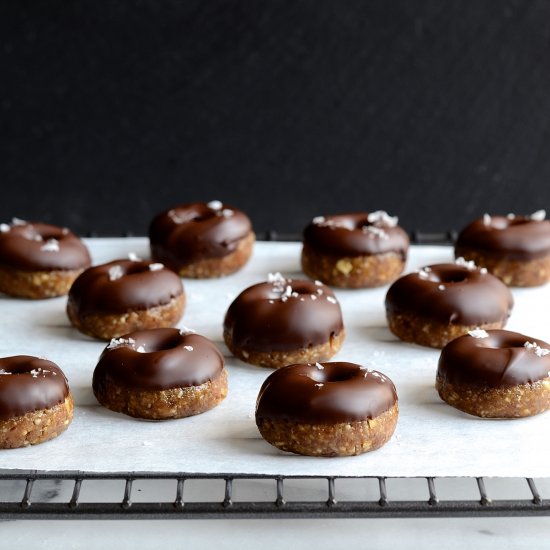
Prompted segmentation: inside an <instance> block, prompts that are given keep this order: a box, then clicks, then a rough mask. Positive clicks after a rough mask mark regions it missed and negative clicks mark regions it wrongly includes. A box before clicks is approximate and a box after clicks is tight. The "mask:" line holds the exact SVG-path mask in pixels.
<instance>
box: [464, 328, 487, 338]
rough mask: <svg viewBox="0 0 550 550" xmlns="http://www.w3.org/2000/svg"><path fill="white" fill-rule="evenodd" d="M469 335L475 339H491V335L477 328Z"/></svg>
mask: <svg viewBox="0 0 550 550" xmlns="http://www.w3.org/2000/svg"><path fill="white" fill-rule="evenodd" d="M468 334H469V335H470V336H473V337H474V338H489V333H488V332H487V331H486V330H483V329H482V328H476V329H474V330H470V331H469V332H468Z"/></svg>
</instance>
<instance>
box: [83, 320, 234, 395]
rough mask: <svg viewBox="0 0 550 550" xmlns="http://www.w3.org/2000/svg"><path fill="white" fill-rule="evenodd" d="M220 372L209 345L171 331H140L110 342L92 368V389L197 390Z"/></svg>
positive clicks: (216, 356) (216, 352)
mask: <svg viewBox="0 0 550 550" xmlns="http://www.w3.org/2000/svg"><path fill="white" fill-rule="evenodd" d="M223 368H224V360H223V356H222V354H221V353H220V352H219V350H218V348H217V347H216V346H215V345H214V343H213V342H211V341H210V340H208V339H207V338H205V337H204V336H200V335H199V334H194V333H185V332H181V331H179V330H178V329H175V328H158V329H152V330H141V331H136V332H132V333H130V334H126V335H124V336H122V337H120V338H114V339H113V340H111V343H110V344H109V345H108V346H107V347H106V348H105V350H104V351H103V353H102V354H101V357H100V358H99V362H98V364H97V366H96V368H95V371H94V376H93V386H94V388H96V387H97V385H98V384H108V383H109V381H110V380H112V381H114V382H115V383H116V384H117V385H120V386H124V387H126V388H132V389H136V390H167V389H171V388H182V387H188V386H199V385H201V384H204V383H205V382H208V381H211V380H213V379H215V378H217V377H218V376H219V375H220V373H221V371H222V370H223Z"/></svg>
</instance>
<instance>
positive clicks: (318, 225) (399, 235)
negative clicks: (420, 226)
mask: <svg viewBox="0 0 550 550" xmlns="http://www.w3.org/2000/svg"><path fill="white" fill-rule="evenodd" d="M320 218H321V220H322V221H318V218H315V219H314V220H313V221H312V222H311V223H310V224H309V225H308V226H307V227H306V228H305V230H304V244H307V245H309V246H311V247H312V248H314V249H316V250H319V251H321V252H323V253H325V254H332V255H335V256H344V257H345V256H348V257H354V256H372V255H375V254H384V253H386V252H396V253H398V254H400V255H401V257H402V259H403V260H405V259H406V257H407V250H408V248H409V237H408V235H407V233H406V232H405V231H404V230H403V229H402V228H401V227H399V226H398V225H395V226H389V225H386V224H384V223H382V222H379V221H377V222H369V214H368V213H367V212H365V213H357V214H342V215H337V216H322V217H320Z"/></svg>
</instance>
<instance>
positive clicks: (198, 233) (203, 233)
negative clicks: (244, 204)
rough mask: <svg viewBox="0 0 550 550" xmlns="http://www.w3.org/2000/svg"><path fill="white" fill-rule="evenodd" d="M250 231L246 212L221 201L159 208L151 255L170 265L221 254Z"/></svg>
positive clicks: (151, 233) (174, 266)
mask: <svg viewBox="0 0 550 550" xmlns="http://www.w3.org/2000/svg"><path fill="white" fill-rule="evenodd" d="M251 231H252V225H251V223H250V220H249V218H248V216H246V214H244V213H243V212H241V211H240V210H237V209H236V208H233V207H232V206H228V205H225V204H222V203H220V202H219V201H212V202H209V203H202V202H199V203H192V204H185V205H182V206H177V207H175V208H172V209H170V210H167V211H166V212H162V213H161V214H159V215H158V216H156V217H155V219H154V220H153V221H152V222H151V226H150V228H149V239H150V241H151V254H152V257H153V258H154V259H155V260H157V261H160V262H163V263H165V264H166V265H167V266H169V267H170V268H172V269H176V270H177V269H178V268H181V267H185V266H187V265H189V264H191V263H193V262H196V261H199V260H204V259H209V258H222V257H224V256H227V255H228V254H231V253H232V252H234V251H235V250H236V248H237V246H238V244H239V242H240V241H241V240H242V239H244V238H245V237H246V236H247V235H248V234H249V233H250V232H251Z"/></svg>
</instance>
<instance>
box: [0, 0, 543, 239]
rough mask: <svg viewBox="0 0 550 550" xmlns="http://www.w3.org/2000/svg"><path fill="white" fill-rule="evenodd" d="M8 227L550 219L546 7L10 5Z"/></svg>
mask: <svg viewBox="0 0 550 550" xmlns="http://www.w3.org/2000/svg"><path fill="white" fill-rule="evenodd" d="M0 16H1V17H0V41H1V44H0V62H1V69H2V70H1V75H0V78H1V106H0V115H1V123H2V126H1V136H2V145H1V147H0V150H1V153H0V154H1V158H0V182H1V186H2V196H1V198H0V221H9V220H10V219H11V217H12V216H18V217H21V218H26V219H34V220H41V221H49V222H53V223H56V224H59V225H67V226H69V227H71V228H73V229H74V230H76V231H78V232H80V233H88V232H90V231H95V232H97V233H98V234H100V235H117V234H122V233H124V232H132V233H135V234H145V233H146V231H147V226H148V224H149V221H150V219H151V218H152V216H153V215H154V214H155V213H157V212H158V211H160V210H162V209H164V208H167V207H170V206H173V205H175V204H180V203H184V202H188V201H193V200H211V199H220V200H223V201H227V202H230V203H232V204H233V205H235V206H238V207H241V208H242V209H243V210H245V211H247V212H248V213H249V215H250V216H251V218H252V220H253V222H254V225H255V227H256V229H257V230H258V231H259V232H262V231H265V230H269V229H274V230H279V231H284V232H299V231H300V230H301V229H302V227H303V226H304V225H305V223H306V222H307V221H308V220H309V219H310V218H311V217H312V216H314V215H318V214H322V213H336V212H344V211H356V210H373V209H380V208H382V209H386V210H388V211H389V212H390V213H392V214H398V215H399V216H400V220H401V224H402V225H403V226H404V227H405V228H406V229H408V230H413V229H417V230H425V231H443V230H447V229H451V228H453V229H459V228H460V227H461V226H462V225H464V224H465V223H467V222H468V221H469V220H471V219H472V218H473V217H476V216H478V215H480V214H482V213H483V212H486V211H487V212H490V213H507V212H509V211H512V212H516V213H530V212H532V211H534V210H537V209H539V208H548V209H550V184H549V182H550V154H549V144H550V65H549V55H548V54H549V45H550V2H547V1H529V2H525V1H521V0H518V1H509V0H508V1H494V2H488V1H463V2H456V1H443V2H442V1H440V0H437V1H436V0H433V1H427V0H426V1H418V0H412V1H406V0H402V1H388V0H379V1H373V2H368V1H359V0H358V1H324V0H320V1H310V2H305V1H272V2H261V1H244V0H242V1H238V0H234V1H227V2H220V1H212V0H198V1H195V0H193V1H185V2H177V1H161V0H144V1H141V2H139V1H136V2H130V1H114V0H113V1H112V2H97V1H95V2H94V1H90V2H85V1H82V2H79V1H75V2H70V1H59V0H58V1H55V0H51V1H48V2H40V1H38V0H35V1H32V2H31V1H29V2H25V1H21V0H18V1H14V2H11V1H4V2H2V4H1V5H0Z"/></svg>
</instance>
